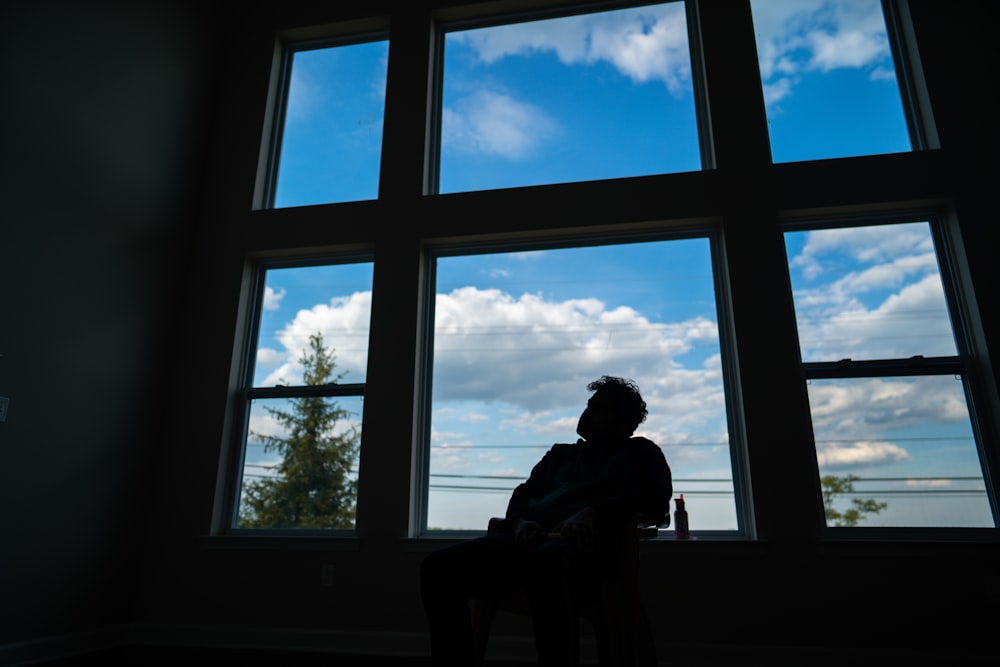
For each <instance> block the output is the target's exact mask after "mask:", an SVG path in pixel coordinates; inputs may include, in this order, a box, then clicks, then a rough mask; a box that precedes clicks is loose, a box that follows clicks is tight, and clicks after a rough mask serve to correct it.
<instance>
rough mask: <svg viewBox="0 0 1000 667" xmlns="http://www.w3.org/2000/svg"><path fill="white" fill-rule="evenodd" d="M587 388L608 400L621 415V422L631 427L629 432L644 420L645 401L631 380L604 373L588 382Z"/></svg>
mask: <svg viewBox="0 0 1000 667" xmlns="http://www.w3.org/2000/svg"><path fill="white" fill-rule="evenodd" d="M587 389H589V390H590V391H592V392H594V393H595V394H596V393H598V392H600V394H601V398H602V399H607V400H609V401H610V402H611V403H612V404H613V405H614V406H615V412H617V413H618V414H620V415H621V421H622V423H623V424H628V425H629V426H630V427H631V428H630V432H631V431H634V430H635V429H636V428H637V427H638V426H639V424H641V423H642V422H644V421H646V414H647V412H646V401H644V400H643V399H642V395H641V394H640V393H639V387H637V386H636V384H635V382H633V381H632V380H628V379H626V378H621V377H615V376H612V375H604V376H601V378H600V379H599V380H594V381H593V382H591V383H590V384H588V385H587Z"/></svg>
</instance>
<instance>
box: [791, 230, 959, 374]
mask: <svg viewBox="0 0 1000 667" xmlns="http://www.w3.org/2000/svg"><path fill="white" fill-rule="evenodd" d="M791 265H792V266H793V267H797V268H800V269H801V270H802V272H803V275H804V276H805V277H806V279H807V280H809V281H816V284H815V286H814V287H809V288H805V287H802V286H797V289H796V294H795V298H796V309H797V311H798V312H797V316H798V322H799V336H800V340H801V343H802V347H803V355H804V357H805V358H806V359H807V360H825V361H835V360H838V359H842V358H852V359H861V358H869V359H870V358H879V357H881V358H898V357H908V356H912V355H914V354H923V355H925V356H931V355H948V354H954V352H955V348H954V340H953V336H952V333H951V324H950V319H949V316H948V311H947V305H946V302H945V297H944V291H943V287H942V284H941V279H940V274H939V272H938V266H937V259H936V256H935V254H934V249H933V241H932V239H931V236H930V234H929V233H928V231H927V227H926V226H925V225H891V226H883V227H867V228H858V229H833V230H823V231H818V232H812V233H810V234H809V236H808V238H807V241H806V243H805V245H804V247H803V250H802V252H801V253H800V254H799V255H798V256H797V257H795V258H794V259H793V260H792V262H791ZM827 274H831V275H830V276H829V277H831V278H834V280H832V281H831V282H819V279H822V278H825V277H827ZM887 292H889V293H888V294H887ZM874 298H878V299H879V301H878V302H874Z"/></svg>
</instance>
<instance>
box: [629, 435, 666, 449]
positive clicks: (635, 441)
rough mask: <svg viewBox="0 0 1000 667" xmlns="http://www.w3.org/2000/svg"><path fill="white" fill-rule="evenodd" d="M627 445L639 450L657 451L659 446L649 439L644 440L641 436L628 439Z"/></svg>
mask: <svg viewBox="0 0 1000 667" xmlns="http://www.w3.org/2000/svg"><path fill="white" fill-rule="evenodd" d="M628 443H629V445H630V446H632V447H639V448H641V449H659V448H660V446H659V445H657V444H656V443H655V442H653V441H652V440H650V439H649V438H644V437H642V436H641V435H635V436H632V437H631V438H629V439H628Z"/></svg>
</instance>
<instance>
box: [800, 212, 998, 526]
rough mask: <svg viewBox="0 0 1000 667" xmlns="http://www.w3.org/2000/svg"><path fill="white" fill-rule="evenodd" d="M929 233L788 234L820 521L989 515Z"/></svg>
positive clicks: (936, 520) (925, 225)
mask: <svg viewBox="0 0 1000 667" xmlns="http://www.w3.org/2000/svg"><path fill="white" fill-rule="evenodd" d="M932 230H933V228H932V224H931V223H930V222H927V221H916V222H899V223H893V224H880V225H866V226H855V227H836V228H818V229H817V228H810V229H805V230H801V231H790V232H788V233H786V235H785V239H786V244H787V247H788V261H789V268H790V270H791V277H792V287H793V294H794V302H795V311H796V320H797V322H798V330H799V340H800V347H801V354H802V360H803V363H804V369H805V375H806V378H807V379H808V382H809V388H808V391H809V403H810V409H811V412H812V422H813V429H814V432H815V437H816V456H817V459H818V463H819V471H820V476H821V484H822V488H823V496H824V501H825V508H824V509H825V511H826V516H827V520H828V524H829V525H833V526H854V525H860V526H895V527H914V526H947V527H969V526H992V525H993V517H992V514H991V510H990V503H989V497H988V495H987V493H986V484H985V481H984V478H983V467H982V461H981V458H980V456H981V449H980V447H979V446H978V445H977V442H976V438H975V437H974V433H973V428H972V422H971V419H970V414H969V406H968V402H967V397H968V395H969V387H968V378H967V373H966V370H965V366H964V364H963V362H962V360H961V358H960V357H959V353H958V351H959V348H958V345H957V339H956V331H955V326H954V325H953V323H952V318H951V316H950V309H949V304H948V301H947V294H948V293H949V292H950V291H952V290H949V289H946V281H944V280H943V278H942V273H941V269H940V264H939V260H938V255H937V252H936V245H935V241H934V235H933V234H932Z"/></svg>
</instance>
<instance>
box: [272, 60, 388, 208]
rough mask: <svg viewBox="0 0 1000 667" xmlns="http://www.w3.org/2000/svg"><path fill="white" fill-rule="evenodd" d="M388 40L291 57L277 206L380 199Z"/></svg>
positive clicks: (281, 136)
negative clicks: (379, 187) (380, 166)
mask: <svg viewBox="0 0 1000 667" xmlns="http://www.w3.org/2000/svg"><path fill="white" fill-rule="evenodd" d="M388 53H389V43H388V42H387V41H381V42H370V43H365V44H350V45H343V46H333V47H328V48H316V49H310V50H296V51H291V52H290V53H289V58H290V59H291V65H290V67H289V69H288V71H289V77H288V81H287V83H286V85H287V88H286V95H285V100H286V102H285V109H284V114H283V116H282V119H283V120H282V126H281V132H280V135H279V137H280V143H279V146H278V147H277V150H278V156H279V160H278V163H277V166H276V169H277V173H276V175H275V186H274V195H273V196H274V200H273V201H274V206H275V207H276V208H282V207H286V206H305V205H309V204H331V203H336V202H344V201H357V200H363V199H376V198H377V197H378V186H379V163H380V159H381V156H382V119H383V113H384V108H385V80H386V67H387V63H388Z"/></svg>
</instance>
